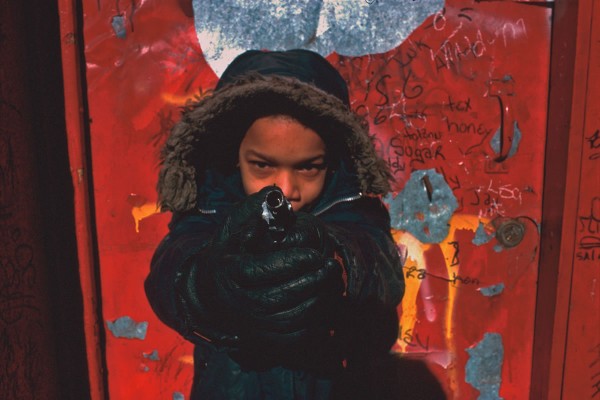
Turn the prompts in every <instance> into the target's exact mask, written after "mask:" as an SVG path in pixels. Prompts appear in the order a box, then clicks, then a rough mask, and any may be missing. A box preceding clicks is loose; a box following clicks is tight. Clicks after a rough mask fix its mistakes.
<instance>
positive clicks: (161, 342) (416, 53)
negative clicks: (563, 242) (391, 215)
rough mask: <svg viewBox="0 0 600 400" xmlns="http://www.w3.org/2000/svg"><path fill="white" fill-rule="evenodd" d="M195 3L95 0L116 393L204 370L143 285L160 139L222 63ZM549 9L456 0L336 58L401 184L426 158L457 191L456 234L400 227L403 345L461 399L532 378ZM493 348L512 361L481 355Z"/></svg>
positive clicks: (93, 66)
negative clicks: (374, 46)
mask: <svg viewBox="0 0 600 400" xmlns="http://www.w3.org/2000/svg"><path fill="white" fill-rule="evenodd" d="M185 4H187V3H186V2H176V1H174V0H172V1H160V2H159V1H152V0H148V1H145V2H141V3H138V2H132V3H128V4H127V5H125V4H121V3H120V2H117V3H116V4H115V3H111V4H108V3H106V2H99V1H93V0H87V1H83V13H84V18H83V24H84V25H83V30H84V46H85V59H86V64H87V70H86V79H87V93H86V95H87V100H88V103H89V117H90V138H91V158H92V165H91V169H92V174H93V184H94V203H95V214H94V217H95V220H96V228H97V245H98V253H99V269H100V279H101V287H102V291H101V295H100V299H101V302H102V310H103V315H102V320H103V324H104V326H105V329H106V365H107V370H108V393H109V394H110V396H111V398H115V399H119V398H171V397H172V395H173V393H175V392H179V393H184V394H187V393H188V392H189V386H190V383H191V377H192V364H191V363H192V357H191V346H190V345H189V344H188V343H186V342H185V341H184V340H183V339H182V338H180V337H179V336H178V335H176V334H175V333H173V332H172V331H171V330H169V329H168V328H167V327H165V326H164V325H162V324H161V323H160V322H159V321H158V320H157V318H156V317H155V316H154V315H153V313H152V311H151V310H150V308H149V306H148V304H147V302H146V299H145V296H144V293H143V286H142V283H143V279H144V277H145V275H146V274H147V272H148V265H149V260H150V257H151V255H152V252H153V250H154V248H155V247H156V245H157V243H158V242H159V240H160V239H161V238H162V236H163V235H164V234H165V232H166V223H167V222H168V219H169V216H168V215H159V214H156V209H155V200H156V196H155V192H154V186H155V182H156V172H157V152H158V150H159V148H160V144H161V143H162V141H163V140H164V138H165V136H166V135H167V134H168V131H169V128H170V127H171V126H172V124H173V123H174V121H175V120H176V119H177V117H178V107H179V106H181V105H182V104H184V103H185V100H186V99H188V98H191V97H193V96H203V95H205V94H206V93H207V92H209V91H210V89H212V88H213V87H214V85H215V83H216V79H217V78H216V75H215V74H214V73H213V72H212V70H211V68H210V67H209V66H208V65H207V63H206V61H205V59H204V57H203V54H202V50H201V47H200V45H201V44H199V43H198V40H197V38H196V35H195V31H194V26H193V20H192V19H191V18H190V13H189V8H188V7H182V5H184V6H185ZM188 6H189V4H188ZM375 6H376V5H375ZM115 16H118V17H120V19H119V20H120V21H124V23H125V25H124V28H125V36H124V37H118V36H117V33H116V32H115V29H114V27H113V25H112V23H113V21H114V17H115ZM550 17H551V13H550V8H549V7H545V6H544V5H543V4H542V5H540V4H533V3H531V4H530V3H527V2H513V1H500V2H483V1H482V2H475V3H473V2H471V1H466V0H464V1H463V0H455V1H448V2H447V3H446V8H445V9H444V10H440V11H439V12H438V13H436V14H433V15H431V16H430V17H428V18H427V19H426V20H425V21H424V22H423V24H421V25H420V26H419V27H418V28H416V29H415V30H414V31H413V32H412V34H411V35H410V37H409V38H408V39H406V40H405V41H404V42H402V43H401V44H400V45H399V46H397V47H396V48H394V49H392V50H390V51H388V52H386V53H382V54H370V55H365V56H361V57H345V56H340V55H337V54H332V55H330V56H329V57H328V59H329V60H330V61H331V62H332V64H333V65H334V66H336V68H338V69H339V71H340V72H341V73H342V75H343V76H344V77H345V78H346V80H347V82H348V84H349V87H350V89H351V97H352V107H353V109H354V110H355V111H356V112H358V113H360V114H362V115H364V116H365V117H366V118H367V119H368V121H369V123H370V125H371V128H372V132H373V133H374V134H375V135H376V138H377V143H378V148H379V150H380V152H381V155H382V156H383V157H384V158H385V159H386V160H388V162H389V163H390V166H391V167H392V169H393V170H394V172H395V176H396V178H397V181H398V182H397V186H396V188H395V189H396V191H397V193H396V194H400V193H402V191H403V189H404V188H405V187H406V185H407V183H408V182H410V176H411V173H412V172H413V171H417V170H432V172H430V174H439V175H440V176H441V177H442V178H443V182H444V184H443V185H445V186H444V187H447V188H448V190H449V192H450V193H451V194H452V196H453V197H454V198H456V201H457V204H458V208H457V209H456V210H455V211H454V213H453V215H452V218H451V219H450V220H449V221H448V224H449V230H448V234H447V235H446V236H445V237H444V238H443V240H437V241H434V242H431V241H427V240H424V239H423V237H421V238H420V239H419V237H420V236H419V235H418V232H415V231H414V230H413V231H412V232H411V231H410V229H404V227H397V228H398V229H395V230H394V235H395V237H396V239H397V241H398V243H399V245H400V247H401V249H402V251H403V254H404V255H405V256H406V263H405V273H406V275H405V276H406V278H407V292H406V295H405V298H404V300H403V303H402V305H401V306H400V307H399V310H398V311H399V314H400V316H401V319H400V321H401V328H402V329H401V334H400V336H399V338H398V342H397V345H396V346H395V348H394V349H395V351H398V352H405V353H408V354H411V355H414V356H419V357H422V358H423V359H425V360H426V361H427V363H428V365H429V366H430V368H431V370H432V371H433V372H434V373H435V375H436V376H437V377H438V379H439V380H440V381H441V382H442V384H443V386H444V387H445V389H446V391H447V393H448V395H449V397H450V398H454V399H467V398H477V396H478V395H479V393H483V392H485V393H487V394H489V395H491V396H493V395H496V396H500V397H502V398H505V399H521V398H526V397H527V395H528V393H529V386H530V380H529V377H530V370H531V363H532V349H533V327H534V325H533V320H534V313H535V299H536V278H537V272H538V267H539V265H538V248H539V229H540V228H539V222H540V220H541V207H542V204H541V201H542V191H543V186H542V178H543V176H542V175H543V165H544V148H545V146H544V145H545V132H546V126H545V121H546V119H547V113H546V110H547V103H548V98H547V88H548V71H549V64H550V55H549V46H550ZM389 23H394V21H389ZM497 132H498V135H499V136H496V135H497ZM511 149H512V150H511ZM432 176H433V175H432ZM436 176H437V175H436ZM424 190H426V187H424ZM424 193H425V192H424ZM392 203H393V201H392ZM400 228H402V229H400ZM478 228H479V230H478ZM411 229H412V228H411ZM483 238H486V239H489V241H485V240H481V241H477V240H475V243H474V242H473V241H474V239H483ZM515 238H516V239H515ZM513 240H514V242H512V241H513ZM124 317H129V318H130V319H131V320H132V321H133V322H134V323H137V324H139V325H138V328H139V329H138V331H137V332H138V333H139V335H138V336H137V337H134V338H123V337H117V336H116V335H115V334H114V333H113V330H111V329H108V327H109V323H110V324H112V323H115V322H116V321H119V320H120V321H124V319H122V318H124ZM488 356H489V357H492V358H493V359H494V360H496V366H497V367H498V368H499V372H496V371H495V370H494V369H493V368H492V369H485V368H478V367H477V366H476V365H475V364H473V362H474V361H476V360H481V359H482V358H485V357H488ZM490 376H491V379H495V378H499V379H501V383H500V385H499V391H496V390H495V389H494V388H493V387H490V386H489V385H488V386H486V384H485V381H486V377H490ZM492 398H493V397H492Z"/></svg>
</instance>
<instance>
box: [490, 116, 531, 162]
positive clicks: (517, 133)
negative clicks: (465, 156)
mask: <svg viewBox="0 0 600 400" xmlns="http://www.w3.org/2000/svg"><path fill="white" fill-rule="evenodd" d="M501 134H502V133H501V132H500V129H498V130H497V131H496V133H495V134H494V136H493V137H492V140H491V141H490V147H491V148H492V150H494V152H495V153H496V154H500V151H501V150H500V135H501ZM522 136H523V134H522V132H521V129H519V123H518V122H517V121H515V122H514V124H513V137H512V141H511V143H510V150H509V151H508V155H507V157H508V158H510V157H512V156H514V155H515V154H516V153H517V150H519V144H520V143H521V138H522Z"/></svg>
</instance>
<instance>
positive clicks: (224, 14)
mask: <svg viewBox="0 0 600 400" xmlns="http://www.w3.org/2000/svg"><path fill="white" fill-rule="evenodd" d="M192 7H193V9H194V26H195V28H196V34H197V35H198V41H199V42H200V45H201V46H202V53H203V55H204V57H205V59H206V60H207V61H208V63H209V64H210V66H211V67H212V69H213V70H214V71H215V72H216V73H217V75H219V76H220V75H221V73H222V72H223V70H224V68H225V67H226V66H227V65H228V64H229V63H230V62H231V61H232V60H233V58H234V57H235V56H236V55H238V54H240V53H241V52H242V51H244V50H247V49H269V50H285V49H294V48H304V49H309V50H313V51H316V52H317V53H319V54H321V55H322V56H324V57H325V56H327V55H329V54H331V53H332V52H336V53H338V54H342V55H345V56H363V55H366V54H374V53H384V52H386V51H389V50H392V49H394V48H395V47H397V46H398V45H399V44H400V43H402V42H404V40H405V39H406V38H408V36H409V35H410V34H411V33H412V32H413V31H414V30H415V29H416V28H417V27H418V26H419V25H421V24H423V23H424V21H425V20H426V19H427V18H428V17H430V16H431V15H432V14H435V13H436V12H437V13H439V14H438V15H439V16H442V15H443V11H442V10H443V8H444V1H443V0H426V1H423V0H419V1H415V0H385V1H375V0H355V1H339V0H295V1H272V0H253V1H248V0H192ZM233 11H235V12H233ZM413 48H414V53H415V54H414V55H413V54H412V53H413V50H411V51H409V52H408V54H410V55H409V56H408V57H410V59H412V58H414V57H415V56H416V55H417V53H419V52H421V51H423V56H424V57H425V56H429V50H422V48H421V47H417V46H413ZM404 62H407V61H404Z"/></svg>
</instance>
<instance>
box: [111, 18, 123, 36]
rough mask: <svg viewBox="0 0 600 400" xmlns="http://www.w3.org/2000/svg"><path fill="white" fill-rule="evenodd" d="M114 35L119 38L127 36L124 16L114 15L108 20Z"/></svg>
mask: <svg viewBox="0 0 600 400" xmlns="http://www.w3.org/2000/svg"><path fill="white" fill-rule="evenodd" d="M110 24H111V25H112V28H113V31H115V35H117V37H118V38H119V39H125V38H126V37H127V29H126V28H125V17H123V16H122V15H115V16H114V17H112V20H111V21H110Z"/></svg>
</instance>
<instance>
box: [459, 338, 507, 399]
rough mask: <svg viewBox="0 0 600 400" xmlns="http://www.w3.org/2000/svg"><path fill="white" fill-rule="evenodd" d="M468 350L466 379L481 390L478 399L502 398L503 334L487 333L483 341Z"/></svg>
mask: <svg viewBox="0 0 600 400" xmlns="http://www.w3.org/2000/svg"><path fill="white" fill-rule="evenodd" d="M466 351H467V353H469V360H468V361H467V365H466V366H465V374H466V377H465V381H466V382H467V383H469V384H470V385H471V386H473V387H474V388H475V389H477V390H479V397H478V398H477V399H478V400H502V398H501V397H500V395H499V392H500V384H501V383H502V362H503V361H504V346H503V345H502V335H500V334H499V333H486V334H485V335H483V340H481V342H479V343H477V345H476V346H475V347H473V348H470V349H466Z"/></svg>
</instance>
